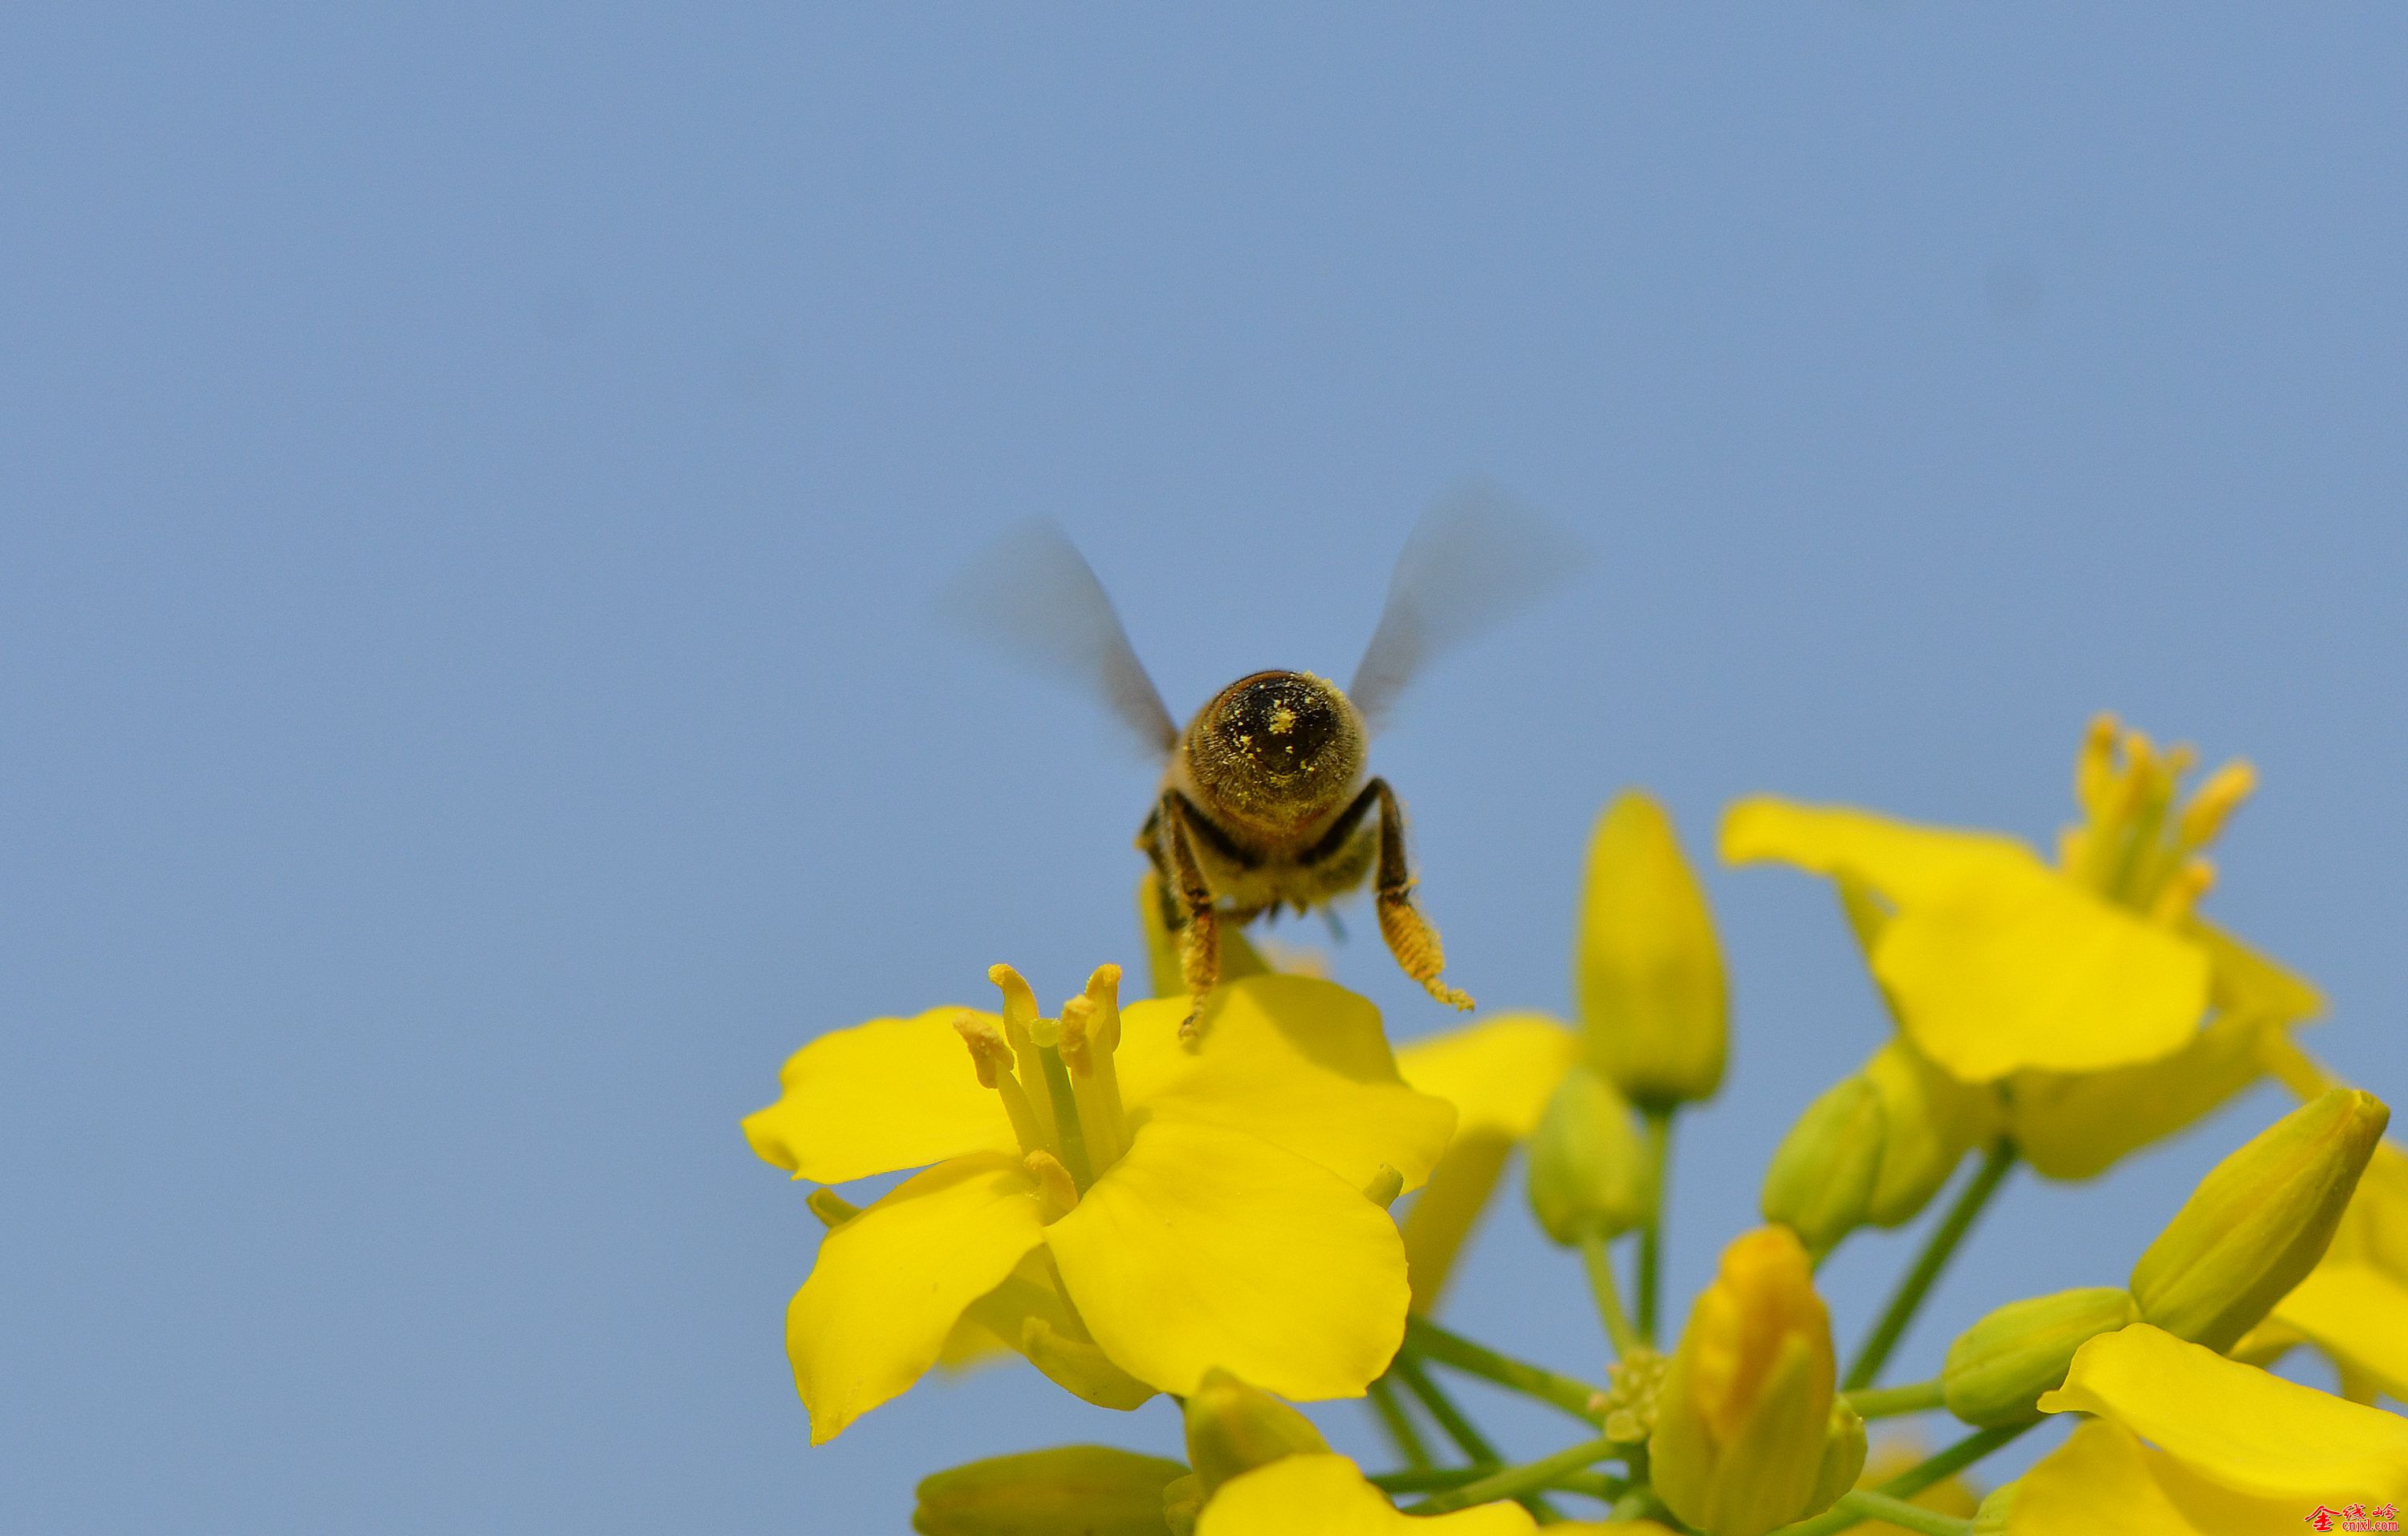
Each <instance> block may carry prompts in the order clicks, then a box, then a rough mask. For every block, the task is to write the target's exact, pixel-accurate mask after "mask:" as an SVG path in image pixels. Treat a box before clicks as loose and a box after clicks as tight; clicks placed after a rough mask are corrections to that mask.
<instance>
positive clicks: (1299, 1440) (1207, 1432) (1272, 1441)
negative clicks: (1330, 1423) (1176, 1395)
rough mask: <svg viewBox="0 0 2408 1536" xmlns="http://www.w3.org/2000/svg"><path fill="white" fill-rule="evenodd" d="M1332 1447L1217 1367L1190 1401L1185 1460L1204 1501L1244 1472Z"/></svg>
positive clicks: (1302, 1420) (1307, 1422) (1300, 1418)
mask: <svg viewBox="0 0 2408 1536" xmlns="http://www.w3.org/2000/svg"><path fill="white" fill-rule="evenodd" d="M1328 1450H1329V1443H1328V1442H1327V1441H1326V1440H1324V1439H1322V1438H1321V1431H1320V1430H1318V1429H1315V1428H1313V1427H1312V1420H1311V1419H1309V1418H1306V1417H1305V1416H1304V1415H1303V1414H1299V1413H1297V1411H1296V1410H1295V1409H1293V1408H1291V1407H1289V1406H1288V1405H1287V1404H1286V1403H1284V1402H1282V1401H1281V1400H1279V1399H1277V1398H1275V1397H1272V1396H1271V1395H1270V1394H1269V1393H1268V1392H1266V1391H1264V1390H1263V1389H1262V1388H1261V1387H1259V1386H1254V1385H1248V1384H1247V1383H1245V1382H1241V1381H1240V1380H1239V1379H1238V1378H1237V1377H1235V1376H1232V1375H1230V1374H1229V1373H1228V1372H1227V1371H1223V1370H1220V1369H1219V1368H1217V1367H1216V1368H1214V1369H1213V1370H1211V1371H1206V1372H1205V1373H1204V1380H1203V1382H1202V1384H1201V1385H1198V1386H1197V1388H1196V1391H1195V1393H1194V1394H1193V1395H1192V1396H1190V1397H1189V1398H1188V1400H1187V1459H1188V1461H1189V1462H1190V1463H1192V1464H1193V1465H1194V1466H1195V1468H1196V1475H1197V1477H1198V1478H1199V1479H1201V1480H1202V1484H1203V1490H1202V1491H1203V1494H1204V1497H1205V1498H1207V1499H1210V1498H1211V1496H1212V1490H1214V1489H1215V1488H1218V1487H1219V1486H1221V1485H1222V1484H1224V1483H1226V1482H1227V1481H1228V1480H1229V1479H1231V1478H1233V1477H1236V1476H1237V1475H1239V1474H1240V1472H1250V1471H1254V1469H1255V1468H1256V1467H1268V1466H1269V1465H1270V1464H1271V1463H1272V1462H1274V1461H1277V1460H1279V1459H1280V1458H1281V1457H1290V1456H1312V1455H1326V1454H1327V1453H1328Z"/></svg>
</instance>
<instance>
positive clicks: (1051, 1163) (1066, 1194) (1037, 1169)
mask: <svg viewBox="0 0 2408 1536" xmlns="http://www.w3.org/2000/svg"><path fill="white" fill-rule="evenodd" d="M1021 1161H1022V1163H1023V1164H1024V1165H1025V1166H1026V1168H1027V1170H1028V1171H1029V1172H1030V1173H1032V1174H1034V1175H1036V1178H1037V1197H1038V1199H1040V1200H1042V1201H1043V1202H1044V1204H1045V1206H1046V1210H1047V1213H1048V1214H1049V1215H1052V1216H1059V1215H1061V1214H1063V1213H1066V1212H1068V1210H1069V1209H1070V1208H1071V1207H1073V1206H1075V1205H1077V1204H1078V1203H1079V1185H1078V1184H1077V1182H1076V1181H1074V1180H1073V1179H1072V1178H1071V1177H1070V1170H1068V1169H1067V1168H1065V1167H1063V1166H1062V1159H1061V1158H1059V1157H1056V1156H1054V1155H1053V1154H1052V1153H1050V1152H1045V1151H1042V1150H1039V1151H1036V1152H1031V1153H1029V1154H1027V1155H1026V1156H1024V1157H1023V1158H1022V1159H1021Z"/></svg>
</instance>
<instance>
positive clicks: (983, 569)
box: [944, 523, 1179, 753]
mask: <svg viewBox="0 0 2408 1536" xmlns="http://www.w3.org/2000/svg"><path fill="white" fill-rule="evenodd" d="M944 608H945V611H946V612H947V613H948V614H949V615H951V616H952V617H953V618H955V619H957V620H959V621H960V622H962V623H963V624H966V625H967V626H968V628H970V629H971V630H973V631H975V632H976V633H978V634H980V635H982V636H983V637H984V638H986V639H990V640H993V641H995V642H996V644H997V645H998V646H1000V647H1002V649H1003V650H1004V651H1005V653H1007V654H1009V655H1011V657H1013V658H1014V659H1015V660H1017V661H1020V662H1022V663H1024V664H1025V665H1026V666H1028V667H1030V668H1033V669H1035V670H1037V671H1040V672H1044V673H1046V674H1048V675H1050V676H1053V677H1057V678H1061V679H1064V680H1066V681H1068V682H1074V683H1076V684H1078V685H1079V686H1080V687H1082V688H1084V689H1086V690H1088V691H1089V692H1091V693H1093V694H1094V695H1096V696H1097V697H1098V698H1100V699H1102V700H1103V701H1104V703H1106V704H1107V705H1110V706H1111V711H1112V713H1114V714H1116V715H1118V716H1119V717H1120V718H1121V720H1122V721H1123V722H1125V724H1126V725H1128V727H1129V728H1130V729H1131V730H1133V731H1135V732H1137V734H1138V735H1139V736H1140V738H1141V739H1143V740H1144V742H1145V744H1146V746H1147V747H1148V748H1149V749H1151V750H1153V751H1155V752H1161V753H1168V752H1169V751H1170V750H1171V749H1172V748H1173V747H1176V746H1177V745H1178V744H1179V726H1178V725H1176V724H1175V723H1174V722H1173V721H1172V720H1171V718H1170V711H1168V709H1165V708H1164V707H1163V703H1162V695H1161V694H1159V693H1158V692H1156V691H1155V690H1154V680H1153V679H1152V678H1150V677H1148V676H1146V675H1145V665H1144V663H1142V662H1140V661H1139V660H1138V659H1137V652H1136V651H1135V649H1133V648H1132V647H1131V646H1130V645H1129V638H1128V631H1127V630H1125V629H1123V628H1122V627H1121V616H1120V615H1119V614H1118V613H1117V612H1115V611H1113V610H1112V600H1111V597H1109V596H1106V595H1105V593H1104V584H1103V583H1102V582H1101V581H1097V580H1096V573H1095V570H1094V569H1093V568H1092V567H1089V566H1088V564H1087V562H1086V559H1085V557H1084V556H1082V554H1080V553H1079V552H1078V550H1077V549H1076V548H1075V547H1074V546H1073V545H1072V544H1071V542H1070V540H1069V539H1068V538H1066V537H1065V536H1064V535H1063V532H1062V530H1061V529H1060V528H1057V527H1055V526H1054V524H1051V523H1026V524H1022V525H1020V526H1019V527H1017V528H1014V529H1012V530H1011V532H1010V533H1008V534H1006V535H1005V536H1004V537H1003V538H1001V539H999V540H997V541H996V543H995V545H994V546H992V547H991V548H990V549H988V550H987V551H986V553H983V554H982V555H980V556H979V557H978V558H977V560H975V561H974V562H973V563H972V564H971V565H970V566H969V567H968V569H966V570H964V571H963V572H962V574H961V575H960V576H959V577H957V578H955V580H954V581H953V584H952V586H950V587H949V588H948V589H947V590H946V593H945V598H944Z"/></svg>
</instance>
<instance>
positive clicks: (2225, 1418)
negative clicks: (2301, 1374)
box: [2040, 1323, 2408, 1503]
mask: <svg viewBox="0 0 2408 1536" xmlns="http://www.w3.org/2000/svg"><path fill="white" fill-rule="evenodd" d="M2040 1407H2041V1412H2042V1413H2045V1414H2063V1413H2069V1412H2079V1413H2085V1414H2098V1415H2100V1417H2101V1418H2105V1419H2109V1420H2112V1421H2114V1423H2116V1424H2119V1425H2121V1426H2123V1427H2124V1428H2127V1429H2129V1430H2131V1431H2132V1432H2133V1433H2134V1434H2137V1435H2139V1436H2140V1437H2141V1438H2143V1440H2146V1441H2149V1442H2150V1443H2153V1444H2155V1445H2157V1447H2158V1448H2159V1449H2161V1450H2163V1451H2164V1452H2165V1453H2166V1454H2167V1455H2168V1456H2170V1457H2172V1458H2173V1459H2174V1460H2176V1461H2178V1462H2180V1463H2182V1464H2183V1465H2184V1466H2185V1467H2186V1468H2187V1469H2189V1470H2190V1471H2193V1472H2195V1473H2196V1474H2198V1476H2200V1478H2202V1479H2204V1480H2205V1481H2207V1482H2209V1483H2211V1484H2214V1486H2218V1487H2223V1488H2229V1489H2231V1490H2232V1491H2234V1492H2236V1493H2243V1494H2249V1495H2254V1496H2256V1497H2258V1498H2267V1499H2281V1498H2289V1499H2294V1500H2302V1501H2304V1503H2314V1502H2315V1501H2316V1500H2335V1501H2338V1500H2343V1499H2401V1498H2408V1419H2403V1418H2401V1417H2400V1416H2399V1415H2398V1414H2386V1413H2382V1412H2380V1411H2378V1410H2376V1409H2372V1408H2362V1407H2359V1406H2358V1404H2357V1403H2354V1402H2345V1401H2343V1400H2341V1399H2339V1398H2336V1397H2332V1396H2330V1395H2329V1394H2328V1393H2323V1392H2318V1391H2315V1390H2314V1389H2313V1388H2310V1387H2305V1386H2300V1385H2297V1384H2296V1383H2293V1382H2286V1381H2285V1380H2283V1379H2282V1378H2281V1377H2280V1376H2274V1375H2270V1374H2268V1373H2267V1372H2266V1371H2260V1370H2258V1369H2257V1368H2256V1367H2255V1366H2246V1365H2240V1364H2236V1363H2235V1362H2233V1361H2231V1360H2228V1359H2226V1358H2225V1357H2222V1356H2221V1355H2218V1354H2216V1353H2215V1352H2214V1350H2212V1349H2206V1348H2203V1347H2201V1346H2200V1345H2198V1344H2192V1343H2185V1342H2183V1341H2182V1340H2180V1339H2177V1338H2175V1337H2174V1336H2173V1335H2172V1334H2171V1333H2167V1332H2164V1331H2162V1330H2160V1329H2157V1328H2151V1327H2150V1326H2149V1325H2147V1324H2146V1323H2135V1324H2133V1325H2132V1326H2131V1327H2130V1328H2123V1329H2120V1330H2118V1331H2117V1332H2114V1333H2102V1334H2100V1336H2099V1337H2098V1338H2096V1339H2093V1340H2091V1341H2090V1342H2088V1343H2086V1344H2084V1345H2083V1346H2082V1348H2081V1349H2080V1350H2079V1351H2077V1352H2076V1353H2075V1355H2074V1357H2073V1366H2072V1369H2071V1370H2070V1371H2067V1372H2066V1376H2065V1385H2063V1386H2061V1387H2059V1388H2058V1389H2057V1390H2056V1391H2054V1392H2050V1393H2046V1394H2044V1395H2043V1396H2042V1398H2041V1400H2040Z"/></svg>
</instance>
